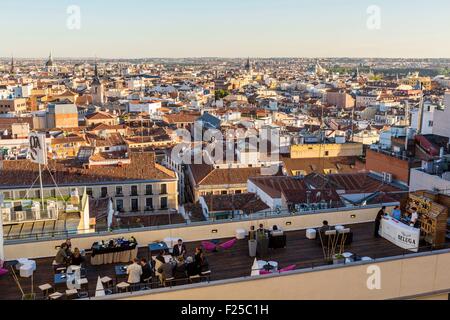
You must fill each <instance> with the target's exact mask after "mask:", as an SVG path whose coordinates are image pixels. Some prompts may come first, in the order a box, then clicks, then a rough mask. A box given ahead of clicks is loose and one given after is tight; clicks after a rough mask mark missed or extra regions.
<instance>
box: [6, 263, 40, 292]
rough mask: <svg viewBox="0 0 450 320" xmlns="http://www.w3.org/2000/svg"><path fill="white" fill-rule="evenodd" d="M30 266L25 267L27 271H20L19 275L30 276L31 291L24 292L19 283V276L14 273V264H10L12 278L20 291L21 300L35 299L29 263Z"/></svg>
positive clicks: (32, 272) (31, 270)
mask: <svg viewBox="0 0 450 320" xmlns="http://www.w3.org/2000/svg"><path fill="white" fill-rule="evenodd" d="M29 267H31V268H27V271H26V272H25V273H23V272H21V273H20V276H21V277H23V278H30V279H31V293H25V292H24V290H23V288H22V285H21V284H20V281H19V277H18V276H17V274H16V271H15V270H14V266H10V268H11V274H12V277H13V279H14V282H15V283H16V285H17V287H18V288H19V290H20V292H21V293H22V300H35V299H36V293H35V292H34V276H33V275H34V270H33V268H32V266H31V265H29Z"/></svg>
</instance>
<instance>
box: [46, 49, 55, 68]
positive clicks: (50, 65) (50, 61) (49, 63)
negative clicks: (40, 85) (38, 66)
mask: <svg viewBox="0 0 450 320" xmlns="http://www.w3.org/2000/svg"><path fill="white" fill-rule="evenodd" d="M45 69H46V71H47V72H48V73H57V72H58V67H57V66H56V64H55V63H54V62H53V55H52V52H51V51H50V54H49V56H48V60H47V62H46V63H45Z"/></svg>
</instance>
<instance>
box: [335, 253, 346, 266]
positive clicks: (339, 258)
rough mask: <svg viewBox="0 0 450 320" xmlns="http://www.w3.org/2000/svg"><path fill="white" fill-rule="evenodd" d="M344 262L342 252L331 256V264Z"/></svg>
mask: <svg viewBox="0 0 450 320" xmlns="http://www.w3.org/2000/svg"><path fill="white" fill-rule="evenodd" d="M344 263H345V257H344V256H343V255H342V254H340V253H338V254H335V255H334V256H333V264H344Z"/></svg>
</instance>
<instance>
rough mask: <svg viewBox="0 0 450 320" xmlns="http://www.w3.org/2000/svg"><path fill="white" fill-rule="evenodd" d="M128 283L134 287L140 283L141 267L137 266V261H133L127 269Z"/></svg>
mask: <svg viewBox="0 0 450 320" xmlns="http://www.w3.org/2000/svg"><path fill="white" fill-rule="evenodd" d="M127 274H128V281H127V282H128V283H129V284H131V285H136V284H138V283H140V282H141V275H142V267H141V265H140V264H139V259H134V260H133V264H132V265H130V266H128V268H127Z"/></svg>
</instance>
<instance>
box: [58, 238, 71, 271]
mask: <svg viewBox="0 0 450 320" xmlns="http://www.w3.org/2000/svg"><path fill="white" fill-rule="evenodd" d="M55 262H56V265H60V266H61V265H63V266H68V265H69V262H70V256H68V255H67V243H65V242H64V243H62V244H61V246H60V247H59V249H58V252H57V253H56V256H55Z"/></svg>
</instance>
